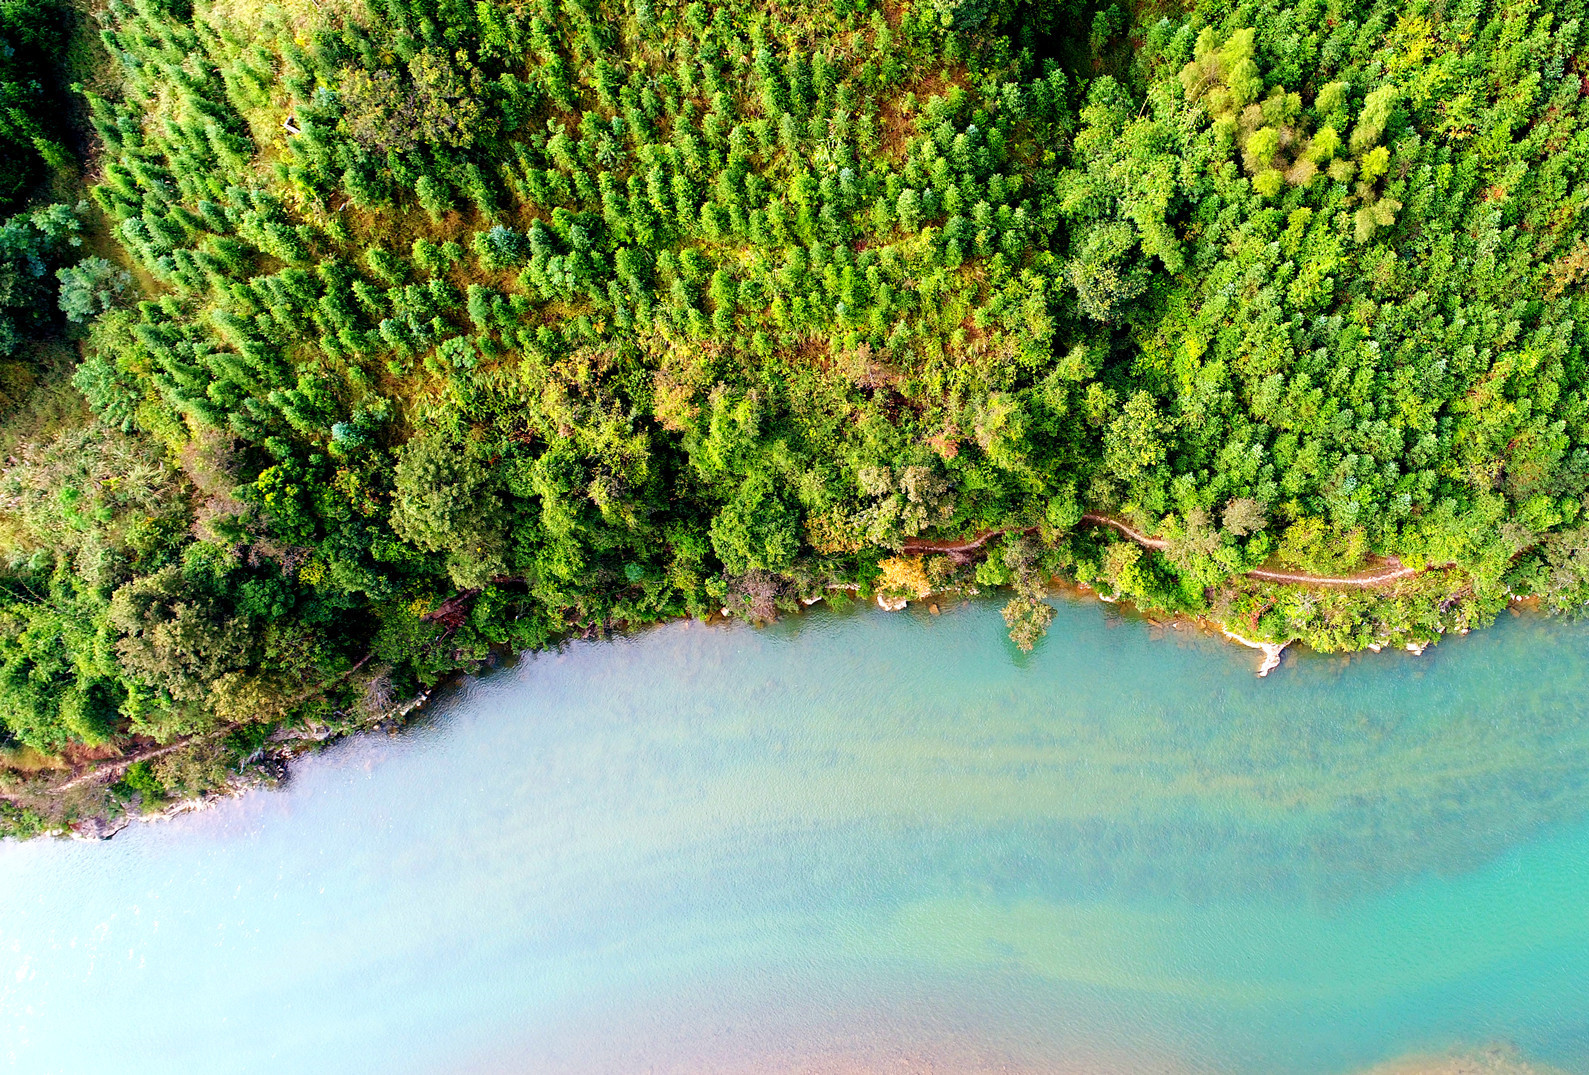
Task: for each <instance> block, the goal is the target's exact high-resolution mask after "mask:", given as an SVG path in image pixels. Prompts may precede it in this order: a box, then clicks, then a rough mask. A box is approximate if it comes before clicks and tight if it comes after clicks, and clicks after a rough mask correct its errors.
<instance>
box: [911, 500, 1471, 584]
mask: <svg viewBox="0 0 1589 1075" xmlns="http://www.w3.org/2000/svg"><path fill="white" fill-rule="evenodd" d="M1081 521H1082V522H1084V523H1091V524H1092V525H1094V526H1107V527H1111V528H1113V529H1115V530H1118V531H1119V532H1120V533H1122V534H1124V535H1125V536H1126V537H1128V538H1130V539H1131V540H1132V541H1135V542H1136V543H1137V544H1138V545H1142V546H1144V547H1146V548H1149V549H1164V548H1167V547H1168V546H1169V542H1168V541H1166V540H1165V539H1164V538H1158V537H1150V536H1149V535H1147V534H1144V533H1143V532H1142V531H1140V530H1138V529H1136V528H1135V527H1134V526H1132V525H1131V524H1130V523H1127V522H1124V521H1123V520H1120V519H1115V518H1112V517H1110V516H1108V515H1099V514H1097V513H1096V512H1087V513H1086V514H1085V515H1083V516H1082V517H1081ZM1036 529H1037V528H1036V527H1028V528H1026V529H1024V530H1020V531H1016V530H1015V529H1014V528H1006V529H1003V530H984V531H982V532H981V533H980V534H977V535H976V536H974V537H971V538H967V539H965V540H964V541H929V540H917V541H907V542H905V544H904V545H903V546H902V547H901V549H900V551H901V552H903V553H905V554H907V555H917V554H922V553H967V552H974V551H976V550H977V549H980V548H981V547H982V546H984V545H986V544H987V543H988V542H989V541H991V540H993V539H994V538H996V537H998V536H999V535H1000V534H1007V533H1012V532H1019V533H1032V532H1033V531H1035V530H1036ZM1433 566H1434V567H1439V568H1445V567H1450V566H1451V565H1450V564H1437V565H1433ZM1243 574H1244V575H1245V576H1246V577H1247V578H1250V579H1258V580H1259V581H1262V582H1284V583H1292V584H1295V585H1301V586H1354V587H1373V586H1385V585H1387V584H1389V583H1392V582H1395V581H1396V580H1397V579H1405V578H1411V577H1412V576H1414V575H1417V574H1419V570H1418V569H1417V568H1412V567H1407V566H1406V565H1405V564H1403V563H1402V562H1401V561H1400V560H1397V559H1396V558H1395V557H1394V556H1392V557H1388V558H1387V559H1386V560H1385V562H1384V563H1383V564H1381V565H1379V566H1377V567H1374V568H1370V569H1369V570H1367V571H1360V572H1357V573H1356V574H1352V575H1312V574H1308V573H1306V572H1301V571H1272V570H1270V569H1269V568H1266V567H1257V568H1253V569H1252V570H1251V571H1247V572H1243Z"/></svg>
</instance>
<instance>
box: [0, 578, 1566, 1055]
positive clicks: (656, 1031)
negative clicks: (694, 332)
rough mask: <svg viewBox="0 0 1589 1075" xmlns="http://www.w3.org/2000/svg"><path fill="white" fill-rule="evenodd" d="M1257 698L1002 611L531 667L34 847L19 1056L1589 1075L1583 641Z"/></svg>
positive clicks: (1460, 654) (1302, 670) (16, 877)
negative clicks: (207, 791)
mask: <svg viewBox="0 0 1589 1075" xmlns="http://www.w3.org/2000/svg"><path fill="white" fill-rule="evenodd" d="M1255 664H1256V655H1255V654H1253V653H1252V652H1251V651H1247V650H1242V649H1239V648H1237V647H1233V646H1229V645H1226V644H1224V643H1222V642H1219V641H1217V640H1214V639H1210V638H1207V637H1205V636H1202V635H1199V634H1195V633H1192V632H1186V631H1176V630H1165V629H1158V628H1154V627H1152V626H1150V625H1148V624H1146V623H1144V622H1142V621H1140V620H1134V619H1121V618H1120V617H1119V616H1118V615H1117V614H1115V613H1114V612H1113V611H1112V610H1107V609H1105V608H1103V607H1101V606H1099V605H1096V604H1090V603H1088V604H1068V603H1061V607H1060V608H1059V613H1058V617H1057V618H1056V620H1055V622H1054V626H1053V628H1052V629H1051V631H1050V634H1049V637H1048V638H1047V639H1046V640H1045V641H1044V642H1043V643H1041V644H1040V645H1039V647H1038V649H1037V650H1036V651H1035V652H1034V653H1032V654H1030V655H1028V656H1022V655H1020V654H1018V653H1016V651H1015V650H1014V649H1013V648H1012V647H1011V646H1010V644H1009V642H1008V641H1007V639H1005V637H1004V630H1003V623H1002V621H1001V620H1000V617H999V615H998V611H997V605H996V604H988V603H985V602H971V603H968V604H964V605H961V606H958V607H954V608H947V609H945V611H944V614H943V615H942V616H938V617H934V616H931V615H928V614H927V613H926V612H925V611H923V610H919V609H917V608H916V607H914V606H913V607H912V608H911V609H910V610H908V611H907V612H904V613H901V614H898V615H893V616H890V615H886V614H883V613H879V612H876V611H870V610H868V611H862V610H855V611H850V612H844V613H835V612H830V611H826V610H823V609H821V608H818V609H814V610H811V611H808V612H806V613H805V614H803V615H801V616H798V617H792V618H789V619H787V620H786V621H785V622H782V623H780V624H777V625H775V626H773V627H770V628H767V629H764V630H760V631H757V630H751V629H748V628H743V627H722V626H717V627H708V626H703V625H700V624H677V625H672V626H668V627H664V628H660V629H656V630H652V631H649V632H645V633H643V634H640V635H638V636H636V637H634V638H631V639H627V640H623V641H617V642H607V643H585V644H578V645H574V646H571V647H569V648H568V649H567V650H565V651H563V652H561V653H552V654H543V655H539V656H535V657H532V658H527V659H524V660H522V661H520V662H518V663H517V664H515V665H514V666H513V667H510V668H504V669H501V670H498V671H497V672H495V673H493V674H491V675H489V676H486V677H484V678H481V679H478V680H474V681H470V682H468V683H466V684H464V685H462V686H460V687H458V688H456V689H454V690H452V691H451V692H450V693H448V694H447V695H446V696H445V697H443V698H441V699H440V700H439V704H436V705H435V706H434V707H433V708H432V709H431V711H430V713H429V715H428V716H427V717H426V718H425V719H424V721H423V722H421V724H420V725H419V726H418V727H416V728H413V729H411V730H410V731H408V732H406V733H404V734H403V735H402V736H400V737H397V738H385V737H380V738H369V739H363V740H359V741H355V742H350V743H346V744H342V745H340V746H337V747H335V748H333V749H332V750H330V751H328V752H327V753H326V754H324V755H321V756H319V757H315V758H312V759H308V760H306V761H304V762H302V763H301V764H299V766H298V767H297V768H296V769H295V770H294V774H293V777H292V779H291V781H290V783H289V784H288V786H287V787H286V788H285V789H284V790H282V791H279V792H260V793H255V794H251V795H248V796H245V797H243V798H241V799H237V800H232V801H229V802H226V803H224V804H222V805H221V806H219V807H217V808H215V809H213V810H210V811H207V812H204V813H200V814H191V815H187V816H184V817H180V818H178V819H176V820H173V821H171V822H168V823H163V824H159V825H146V826H136V827H134V828H132V829H129V830H127V831H125V832H123V833H122V834H121V835H119V836H117V837H116V838H115V839H114V840H112V841H110V842H108V843H103V844H87V843H76V842H72V843H65V842H35V843H31V844H23V845H16V844H11V845H5V846H0V1062H4V1063H9V1064H10V1065H11V1066H12V1067H14V1068H15V1069H16V1070H19V1071H27V1072H74V1073H75V1072H102V1071H112V1070H113V1071H116V1072H118V1073H135V1072H146V1071H147V1072H161V1073H168V1072H190V1071H191V1072H273V1073H275V1072H415V1073H420V1072H427V1073H428V1072H471V1073H497V1072H535V1073H542V1072H548V1073H560V1072H570V1073H572V1072H582V1073H583V1072H642V1071H643V1072H706V1071H712V1072H729V1073H739V1072H744V1073H747V1075H749V1073H753V1072H754V1073H763V1072H813V1073H815V1072H823V1073H830V1075H848V1073H851V1072H862V1071H865V1072H878V1073H883V1072H887V1073H890V1075H898V1073H904V1072H954V1073H960V1072H994V1071H999V1072H1013V1073H1024V1072H1089V1073H1098V1075H1110V1073H1127V1072H1130V1073H1133V1075H1135V1073H1140V1072H1164V1073H1167V1075H1168V1073H1181V1072H1220V1073H1225V1072H1228V1073H1233V1075H1243V1073H1254V1075H1256V1073H1291V1072H1295V1073H1314V1072H1318V1073H1334V1072H1353V1071H1360V1070H1364V1069H1367V1068H1371V1067H1373V1066H1374V1065H1377V1064H1382V1063H1386V1062H1388V1061H1393V1060H1399V1059H1400V1060H1404V1059H1405V1058H1408V1057H1427V1056H1438V1055H1443V1054H1445V1053H1447V1052H1449V1051H1450V1050H1473V1049H1480V1048H1485V1047H1489V1046H1491V1045H1492V1044H1493V1043H1502V1046H1501V1047H1502V1050H1503V1051H1502V1053H1500V1054H1496V1055H1497V1056H1501V1057H1503V1059H1496V1058H1495V1056H1491V1058H1490V1059H1489V1060H1487V1061H1485V1063H1488V1064H1490V1065H1491V1066H1489V1067H1483V1070H1485V1071H1492V1070H1493V1071H1500V1070H1507V1071H1513V1070H1517V1071H1521V1070H1524V1067H1523V1064H1524V1063H1525V1062H1526V1063H1527V1064H1529V1065H1532V1068H1531V1070H1535V1071H1540V1070H1544V1069H1545V1066H1547V1065H1548V1066H1551V1067H1555V1068H1560V1069H1563V1070H1567V1071H1579V1072H1589V720H1586V719H1585V698H1586V694H1585V687H1586V681H1589V626H1586V625H1579V624H1569V623H1563V622H1559V621H1546V620H1539V619H1532V618H1526V617H1525V618H1512V617H1503V618H1502V622H1501V623H1500V624H1498V625H1497V626H1496V627H1495V628H1493V629H1490V630H1487V631H1484V632H1480V633H1477V634H1474V635H1471V636H1468V637H1466V638H1460V639H1451V640H1448V641H1446V642H1445V643H1443V644H1442V645H1440V646H1439V647H1436V648H1435V649H1432V650H1430V651H1429V652H1428V653H1426V654H1425V655H1424V656H1422V657H1416V658H1415V657H1412V656H1411V655H1408V654H1403V653H1386V654H1381V655H1379V656H1374V657H1363V658H1356V659H1352V660H1346V659H1341V658H1327V657H1318V656H1309V655H1302V656H1298V657H1292V656H1290V655H1288V659H1287V661H1286V663H1285V664H1283V665H1282V666H1281V668H1280V669H1278V670H1277V671H1276V672H1275V673H1274V674H1273V675H1271V676H1270V677H1269V678H1268V679H1266V680H1259V679H1257V678H1255V677H1254V676H1253V668H1254V666H1255ZM1405 1063H1406V1066H1404V1067H1397V1068H1396V1069H1395V1070H1397V1071H1413V1070H1417V1071H1434V1070H1441V1071H1456V1070H1459V1066H1458V1065H1455V1064H1444V1066H1442V1064H1443V1062H1439V1061H1424V1060H1419V1061H1406V1062H1405Z"/></svg>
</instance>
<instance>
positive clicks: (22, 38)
mask: <svg viewBox="0 0 1589 1075" xmlns="http://www.w3.org/2000/svg"><path fill="white" fill-rule="evenodd" d="M68 18H69V16H68V12H67V9H66V7H65V5H63V4H59V3H55V2H54V0H0V216H4V215H5V214H7V213H10V212H11V211H12V210H13V209H15V208H17V206H19V205H20V204H21V202H22V200H23V198H24V197H25V195H26V194H27V192H28V189H29V188H30V187H32V186H33V185H34V184H35V183H37V182H38V181H39V180H40V179H41V178H42V177H43V175H44V170H45V168H46V167H61V166H64V165H66V164H68V163H69V162H70V160H71V158H70V157H69V155H68V154H67V152H66V149H65V148H64V147H63V146H62V145H61V143H60V137H61V130H60V127H59V121H58V119H57V118H56V117H57V115H58V104H57V102H56V101H53V100H51V96H52V95H51V92H50V90H51V87H50V83H51V82H52V81H53V78H54V72H53V71H52V70H51V67H52V64H53V63H54V61H55V58H56V56H57V55H58V54H59V52H60V50H61V49H62V48H63V47H64V46H65V43H66V33H67V26H68Z"/></svg>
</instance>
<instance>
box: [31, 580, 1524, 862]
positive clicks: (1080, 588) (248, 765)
mask: <svg viewBox="0 0 1589 1075" xmlns="http://www.w3.org/2000/svg"><path fill="white" fill-rule="evenodd" d="M1006 588H1007V587H999V589H1006ZM860 589H861V587H860V586H858V585H857V584H854V583H850V584H835V585H832V586H829V587H826V588H825V589H824V591H823V592H822V593H820V594H817V595H814V596H806V597H801V598H798V599H797V600H798V604H799V609H797V611H799V610H803V609H804V608H807V607H810V606H812V605H814V604H817V603H819V602H823V601H826V600H827V599H828V594H829V593H830V592H834V591H842V592H846V593H848V594H850V595H852V597H854V596H856V595H857V591H858V590H860ZM1048 592H1049V594H1050V595H1054V596H1066V595H1068V596H1070V597H1072V598H1074V599H1077V600H1082V599H1090V600H1093V601H1098V602H1101V603H1104V604H1109V605H1121V606H1123V607H1124V608H1127V609H1130V610H1131V612H1132V613H1133V614H1134V615H1135V616H1138V617H1140V618H1141V619H1142V620H1143V621H1144V622H1145V623H1146V624H1147V625H1149V626H1150V627H1158V628H1163V627H1166V626H1169V627H1171V628H1174V629H1180V625H1181V624H1183V623H1184V624H1186V625H1188V626H1190V627H1193V628H1196V629H1197V630H1200V631H1204V632H1207V633H1208V634H1210V635H1217V636H1219V637H1221V638H1223V639H1224V640H1225V641H1226V642H1229V643H1232V644H1235V645H1238V646H1242V647H1244V648H1247V649H1251V650H1254V651H1256V652H1257V653H1258V654H1259V655H1260V656H1259V662H1258V666H1257V668H1256V669H1255V670H1254V675H1255V676H1257V677H1258V678H1267V677H1268V675H1269V673H1271V672H1272V671H1274V670H1275V669H1276V668H1278V667H1279V666H1280V664H1281V663H1282V660H1283V654H1284V653H1285V652H1286V650H1288V649H1289V648H1290V647H1291V646H1292V644H1293V643H1301V642H1302V639H1300V638H1289V639H1286V640H1284V641H1281V642H1265V641H1261V640H1257V639H1252V638H1248V637H1247V636H1245V635H1243V634H1242V633H1241V632H1239V631H1237V630H1234V629H1233V628H1231V627H1230V626H1229V625H1227V624H1225V623H1223V622H1221V621H1219V620H1216V619H1214V618H1212V617H1209V616H1200V615H1195V614H1190V613H1184V612H1172V613H1167V614H1163V615H1162V617H1161V616H1156V615H1151V614H1149V613H1147V612H1144V611H1142V610H1141V609H1139V608H1137V607H1136V606H1135V604H1134V603H1133V602H1131V601H1129V600H1127V601H1122V600H1121V599H1120V598H1118V597H1111V596H1108V595H1106V594H1103V593H1101V592H1099V591H1098V590H1096V589H1094V588H1092V587H1090V586H1088V585H1086V584H1084V583H1079V582H1073V581H1071V580H1068V579H1065V578H1062V577H1059V576H1055V577H1053V578H1051V579H1050V580H1049V590H1048ZM981 593H982V590H981V589H980V587H977V586H975V585H970V586H967V587H964V588H961V587H951V588H948V589H944V590H935V591H931V592H929V593H926V594H923V595H919V596H914V597H908V596H907V597H901V596H890V595H887V594H884V593H881V592H874V593H873V594H872V595H871V600H870V601H868V602H867V603H868V604H875V605H876V606H877V608H878V609H879V610H881V611H884V612H901V611H904V610H905V609H906V608H908V607H909V605H910V603H911V602H912V601H921V602H925V603H926V604H927V605H928V607H929V609H930V610H931V611H932V613H933V614H934V615H937V614H938V612H939V604H940V603H941V602H942V601H943V599H945V598H951V599H952V598H972V597H976V596H978V595H980V594H981ZM1534 604H1537V602H1535V603H1534ZM1519 605H1521V606H1522V607H1524V608H1528V607H1533V606H1532V605H1531V603H1530V602H1529V601H1528V600H1526V599H1521V598H1516V597H1514V598H1513V603H1512V604H1511V609H1512V611H1513V612H1514V614H1516V613H1517V612H1518V611H1519ZM680 618H681V619H689V618H690V617H680ZM735 619H743V617H739V616H736V615H734V613H733V612H732V611H731V610H730V609H727V608H723V609H722V610H721V611H720V612H717V613H714V614H712V615H710V616H709V617H707V618H706V619H705V620H703V621H702V622H706V623H711V622H716V621H719V620H721V621H724V622H727V621H732V620H735ZM667 622H674V621H659V622H658V623H656V624H648V625H645V626H661V625H662V624H664V623H667ZM747 622H749V621H747ZM634 629H635V628H633V627H631V628H629V629H628V630H627V631H626V632H624V633H630V632H632V631H633V630H634ZM1461 633H1463V634H1466V633H1467V631H1466V630H1463V631H1462V632H1461ZM565 641H577V639H574V638H570V639H567V640H565ZM1391 641H1392V640H1390V639H1386V640H1384V641H1383V642H1373V643H1369V644H1368V645H1366V646H1365V647H1363V650H1362V651H1366V652H1374V653H1378V652H1381V651H1382V650H1383V649H1384V648H1385V647H1386V646H1387V645H1389V644H1390V643H1391ZM1304 644H1305V643H1304ZM1430 644H1431V642H1429V641H1421V642H1406V643H1404V644H1403V645H1402V646H1401V647H1400V648H1404V649H1406V650H1407V651H1408V652H1410V653H1412V654H1414V655H1419V654H1421V653H1423V652H1424V650H1425V649H1426V648H1427V646H1429V645H1430ZM520 655H521V654H514V655H513V656H515V657H517V656H520ZM471 674H478V670H477V671H476V672H475V673H471V672H468V671H463V670H459V671H456V672H453V673H450V674H448V675H447V676H444V677H443V678H442V679H440V680H438V681H437V683H436V684H435V685H433V686H432V687H430V688H427V689H426V690H424V691H421V692H420V693H419V694H417V695H415V696H413V697H411V698H409V699H407V700H406V701H404V702H401V703H398V704H396V705H394V706H392V707H391V708H390V709H387V710H385V711H383V712H382V713H380V714H378V715H376V716H373V717H370V718H367V719H366V720H364V721H360V722H357V723H355V724H353V725H351V726H348V727H345V728H341V729H333V728H331V727H328V726H324V725H310V726H298V727H296V728H280V729H277V730H276V731H275V732H274V733H272V736H271V738H270V740H269V742H268V743H267V745H266V746H265V747H264V748H262V749H261V750H260V751H259V752H258V753H257V754H256V755H255V756H253V757H251V758H249V759H247V760H246V761H245V762H244V763H243V766H244V771H242V772H240V773H239V774H237V775H236V776H234V777H232V778H231V779H229V780H228V781H227V783H226V784H225V785H224V786H223V787H220V788H214V789H209V790H207V791H205V792H203V793H201V794H199V795H196V796H193V797H191V798H187V799H179V800H174V801H172V802H170V803H168V804H165V805H164V806H163V807H162V808H161V809H159V810H154V811H150V812H148V813H141V812H134V811H130V810H125V809H124V810H123V812H122V813H119V814H116V815H115V816H108V815H107V814H94V815H90V816H89V817H86V818H83V819H80V820H78V821H76V822H73V823H71V824H70V825H67V826H65V827H63V828H62V829H56V830H47V831H46V832H41V833H39V834H38V835H40V836H43V835H53V836H57V837H63V838H72V839H82V840H96V839H110V838H111V837H113V836H114V835H115V834H116V833H118V832H120V831H122V830H123V829H125V828H127V827H128V826H129V825H131V824H133V823H136V822H145V821H147V822H158V821H165V820H169V819H171V818H174V817H177V816H179V815H181V814H184V813H190V812H192V811H195V810H203V809H208V808H209V807H210V806H212V805H214V804H216V803H218V802H220V801H221V800H222V799H226V798H232V797H235V796H240V795H243V794H246V793H247V792H250V791H254V790H258V789H260V788H262V787H268V786H270V785H271V783H272V777H271V776H270V775H268V772H267V770H268V769H269V768H270V767H271V766H280V767H281V770H282V773H283V775H285V773H286V771H287V768H288V767H289V766H290V764H291V762H292V761H294V760H295V759H297V758H298V757H301V756H302V755H303V754H305V753H307V752H309V751H311V750H316V749H319V748H320V747H321V746H323V745H326V744H329V743H333V742H336V741H338V740H341V739H344V738H351V737H353V736H358V735H366V734H368V733H370V732H372V731H379V730H383V729H384V730H386V731H388V732H389V733H390V734H395V733H396V731H397V730H398V729H399V728H401V727H402V726H403V725H404V724H405V723H406V721H407V720H408V719H409V718H410V717H411V716H412V715H413V714H414V713H415V712H417V711H419V710H420V709H421V708H422V707H423V706H424V705H425V704H426V703H427V702H428V701H429V700H430V698H431V697H432V695H433V694H434V693H435V692H436V691H437V690H438V689H440V688H442V687H444V686H446V685H448V684H450V683H452V682H455V681H456V680H457V679H458V678H460V677H464V676H468V675H471ZM225 730H229V729H223V730H221V731H218V732H215V733H210V734H212V735H213V734H221V733H222V732H224V731H225ZM183 745H186V744H167V745H165V746H162V747H157V748H154V749H153V750H152V751H146V752H142V753H140V754H136V755H132V756H128V757H125V758H116V759H106V761H107V764H105V765H103V766H102V767H100V768H97V769H93V770H90V771H88V772H84V773H79V774H77V775H75V776H73V777H72V778H71V779H70V780H68V781H66V783H65V784H62V785H60V786H59V787H58V788H56V789H52V791H61V790H65V789H67V788H69V787H73V786H80V785H83V784H91V783H96V782H108V781H109V780H111V779H113V778H114V777H115V776H117V775H118V774H119V773H120V772H122V771H124V770H125V769H126V768H127V767H128V766H129V765H131V764H133V763H135V762H137V761H139V760H143V759H144V758H146V757H152V756H156V755H159V754H164V753H167V752H170V751H172V750H176V749H180V748H181V746H183ZM6 838H8V839H9V838H14V837H6Z"/></svg>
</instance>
